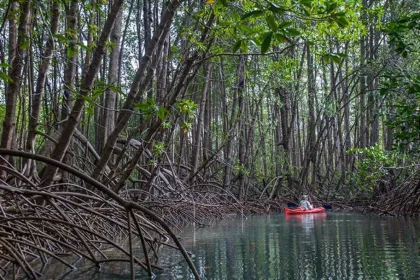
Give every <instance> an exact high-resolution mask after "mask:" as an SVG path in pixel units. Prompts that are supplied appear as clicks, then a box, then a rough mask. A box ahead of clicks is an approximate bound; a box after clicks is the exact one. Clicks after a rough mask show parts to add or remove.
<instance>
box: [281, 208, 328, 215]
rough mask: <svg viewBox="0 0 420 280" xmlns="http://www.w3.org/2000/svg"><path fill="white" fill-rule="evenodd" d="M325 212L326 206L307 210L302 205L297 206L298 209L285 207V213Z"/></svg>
mask: <svg viewBox="0 0 420 280" xmlns="http://www.w3.org/2000/svg"><path fill="white" fill-rule="evenodd" d="M323 212H325V208H324V207H317V208H314V209H312V210H305V209H303V208H302V207H297V208H296V209H290V208H284V213H285V214H311V213H323Z"/></svg>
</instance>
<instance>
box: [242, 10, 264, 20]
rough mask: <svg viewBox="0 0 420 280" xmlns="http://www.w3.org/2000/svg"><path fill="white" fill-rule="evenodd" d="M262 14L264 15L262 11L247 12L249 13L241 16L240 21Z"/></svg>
mask: <svg viewBox="0 0 420 280" xmlns="http://www.w3.org/2000/svg"><path fill="white" fill-rule="evenodd" d="M263 13H264V12H263V11H261V10H255V11H251V12H249V13H246V14H243V15H242V16H241V20H244V19H247V18H250V17H256V16H260V15H262V14H263Z"/></svg>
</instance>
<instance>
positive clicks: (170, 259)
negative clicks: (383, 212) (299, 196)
mask: <svg viewBox="0 0 420 280" xmlns="http://www.w3.org/2000/svg"><path fill="white" fill-rule="evenodd" d="M181 236H182V237H183V243H184V244H185V247H186V248H187V250H188V251H190V252H192V253H193V256H192V259H193V261H194V263H195V264H196V266H197V268H198V270H199V272H200V273H201V275H202V276H203V279H229V280H230V279H270V280H271V279H273V280H274V279H420V220H419V219H410V218H391V217H385V218H380V217H376V216H362V215H359V214H354V213H327V214H309V215H302V216H295V217H293V216H290V217H289V216H285V215H284V214H272V215H268V216H251V217H248V218H247V219H241V217H236V218H234V219H229V220H224V221H219V222H215V223H214V224H213V225H212V226H211V227H206V228H195V229H194V227H192V226H191V227H189V228H187V229H185V230H184V232H183V233H182V234H181ZM159 265H160V266H161V267H163V268H164V269H165V270H164V271H163V272H159V273H157V274H156V279H193V277H192V276H191V275H190V273H189V271H188V268H187V265H186V264H185V262H183V260H182V257H181V255H180V254H179V253H178V252H177V251H175V250H170V249H169V250H166V251H165V255H164V256H162V257H161V258H160V262H159ZM128 271H129V268H128V267H127V266H125V265H122V264H110V265H108V266H107V267H104V268H103V269H102V271H101V272H98V271H96V270H95V269H88V268H83V267H82V268H81V269H79V270H77V271H73V272H71V273H69V274H67V275H66V276H61V277H57V278H56V276H49V277H46V278H45V279H63V280H68V279H81V280H82V279H83V280H87V279H89V280H111V279H130V278H129V275H128ZM136 279H148V278H147V276H145V274H144V273H143V272H141V271H139V272H138V276H137V277H136Z"/></svg>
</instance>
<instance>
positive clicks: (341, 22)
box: [335, 17, 349, 28]
mask: <svg viewBox="0 0 420 280" xmlns="http://www.w3.org/2000/svg"><path fill="white" fill-rule="evenodd" d="M335 21H336V22H337V24H338V26H340V27H341V28H344V27H346V26H348V25H349V21H348V20H347V18H345V17H337V18H335Z"/></svg>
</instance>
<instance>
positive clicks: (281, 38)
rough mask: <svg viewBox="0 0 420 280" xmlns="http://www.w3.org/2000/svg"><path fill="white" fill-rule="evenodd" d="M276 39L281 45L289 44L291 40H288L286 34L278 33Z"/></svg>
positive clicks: (275, 35)
mask: <svg viewBox="0 0 420 280" xmlns="http://www.w3.org/2000/svg"><path fill="white" fill-rule="evenodd" d="M274 38H275V39H276V40H277V42H279V43H287V42H289V39H287V37H286V36H285V35H284V34H280V33H276V34H274Z"/></svg>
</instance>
